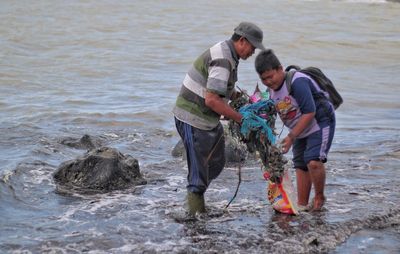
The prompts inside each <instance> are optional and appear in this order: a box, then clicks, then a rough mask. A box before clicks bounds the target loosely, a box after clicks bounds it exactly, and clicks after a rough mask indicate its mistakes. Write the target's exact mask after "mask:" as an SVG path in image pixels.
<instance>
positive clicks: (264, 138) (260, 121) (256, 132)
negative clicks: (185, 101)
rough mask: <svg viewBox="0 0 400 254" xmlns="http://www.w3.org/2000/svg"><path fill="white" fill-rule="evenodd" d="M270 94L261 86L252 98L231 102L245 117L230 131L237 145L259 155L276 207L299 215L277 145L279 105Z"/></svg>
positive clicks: (284, 211)
mask: <svg viewBox="0 0 400 254" xmlns="http://www.w3.org/2000/svg"><path fill="white" fill-rule="evenodd" d="M268 97H269V96H268V94H266V93H261V92H260V91H259V89H258V87H257V89H256V91H255V93H254V94H253V95H252V96H248V95H246V94H245V93H243V94H242V96H241V97H239V98H238V99H236V100H234V101H232V102H231V106H232V107H233V108H234V109H235V110H237V111H239V112H240V113H241V114H242V116H243V118H242V123H241V124H240V125H239V124H238V123H236V122H234V121H232V120H231V121H229V125H228V128H229V131H230V133H231V136H232V137H233V138H234V139H236V140H237V142H243V143H245V144H246V146H247V149H248V151H249V152H250V153H254V152H257V153H258V154H259V156H260V160H261V162H262V171H263V176H264V178H265V180H267V182H268V187H267V198H268V200H269V201H270V203H271V204H272V207H273V208H274V209H275V210H276V211H278V212H281V213H287V214H297V213H298V212H297V208H296V205H295V203H294V202H292V201H293V200H295V199H294V188H293V184H292V181H291V179H290V175H289V173H288V171H287V170H285V164H286V163H287V160H286V159H285V157H284V156H283V154H282V152H281V149H280V145H279V144H277V143H276V136H277V134H276V133H275V120H276V116H277V112H276V109H275V104H274V102H273V101H272V100H271V99H268Z"/></svg>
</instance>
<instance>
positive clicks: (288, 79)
mask: <svg viewBox="0 0 400 254" xmlns="http://www.w3.org/2000/svg"><path fill="white" fill-rule="evenodd" d="M298 70H300V66H298V65H289V66H288V67H286V69H285V83H286V88H287V90H288V93H289V94H290V93H291V92H292V80H293V76H294V74H295V73H296V71H298Z"/></svg>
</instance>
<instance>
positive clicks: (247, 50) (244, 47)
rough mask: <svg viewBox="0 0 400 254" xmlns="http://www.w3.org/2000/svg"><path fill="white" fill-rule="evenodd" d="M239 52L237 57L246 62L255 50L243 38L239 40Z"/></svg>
mask: <svg viewBox="0 0 400 254" xmlns="http://www.w3.org/2000/svg"><path fill="white" fill-rule="evenodd" d="M239 45H240V50H239V52H238V55H239V57H240V58H241V59H243V60H246V59H247V58H249V57H250V56H252V55H253V54H254V51H255V50H256V48H255V47H254V46H253V45H252V44H251V43H250V42H249V41H248V40H247V39H246V38H244V37H242V38H240V39H239Z"/></svg>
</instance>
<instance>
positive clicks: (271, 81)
mask: <svg viewBox="0 0 400 254" xmlns="http://www.w3.org/2000/svg"><path fill="white" fill-rule="evenodd" d="M284 78H285V72H284V71H283V68H282V66H279V68H278V69H272V70H268V71H264V72H263V73H262V74H261V75H260V79H261V81H262V83H263V84H264V85H266V86H267V87H268V88H271V89H272V90H277V89H278V88H279V87H280V86H281V84H282V82H283V79H284Z"/></svg>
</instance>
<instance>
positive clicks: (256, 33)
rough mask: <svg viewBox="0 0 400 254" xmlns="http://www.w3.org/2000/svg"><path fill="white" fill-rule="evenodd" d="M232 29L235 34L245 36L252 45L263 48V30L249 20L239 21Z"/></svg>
mask: <svg viewBox="0 0 400 254" xmlns="http://www.w3.org/2000/svg"><path fill="white" fill-rule="evenodd" d="M233 31H234V32H235V33H236V34H238V35H240V36H243V37H245V38H246V39H247V40H248V41H249V42H250V43H251V45H253V46H254V47H256V48H259V49H262V50H265V47H264V45H263V44H262V40H263V32H262V31H261V29H260V28H259V27H258V26H256V25H255V24H253V23H250V22H241V23H240V24H239V25H238V26H237V27H236V28H235V30H233Z"/></svg>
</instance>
